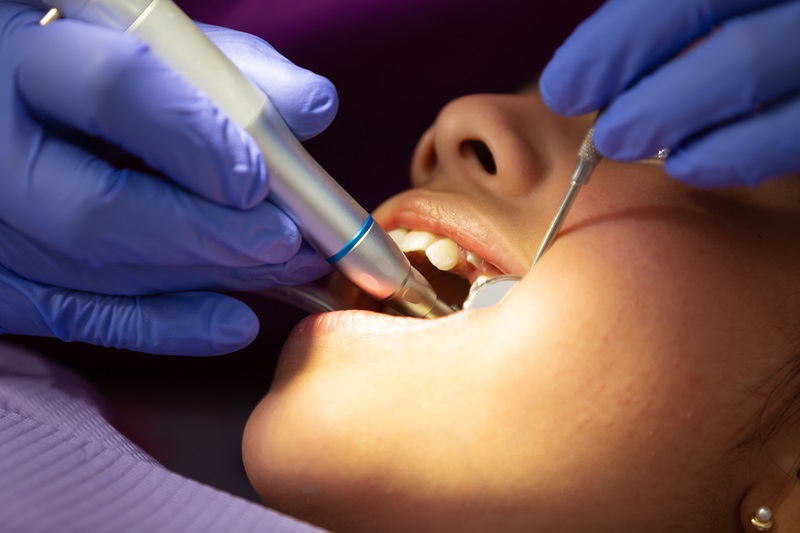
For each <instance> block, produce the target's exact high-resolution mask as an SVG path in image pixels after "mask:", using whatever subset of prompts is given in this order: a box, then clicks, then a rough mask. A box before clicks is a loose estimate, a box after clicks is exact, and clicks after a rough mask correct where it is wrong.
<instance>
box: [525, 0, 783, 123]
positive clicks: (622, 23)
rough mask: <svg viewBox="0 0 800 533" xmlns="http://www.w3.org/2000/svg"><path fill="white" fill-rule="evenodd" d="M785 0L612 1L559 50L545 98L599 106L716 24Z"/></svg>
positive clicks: (548, 71) (568, 106)
mask: <svg viewBox="0 0 800 533" xmlns="http://www.w3.org/2000/svg"><path fill="white" fill-rule="evenodd" d="M781 3H787V0H670V1H669V2H663V1H660V0H651V1H644V0H639V1H636V2H631V1H629V0H610V1H608V2H606V3H605V4H604V5H603V6H602V7H601V8H600V9H599V10H598V11H597V12H596V13H595V14H594V15H592V16H591V17H590V18H588V19H587V20H586V21H584V22H583V23H582V24H581V25H580V26H579V27H578V28H577V29H576V30H575V31H574V32H573V34H572V35H571V36H570V37H569V38H568V39H567V41H566V42H565V43H564V44H563V45H562V46H561V48H559V49H558V51H557V52H556V54H555V55H554V57H553V59H552V60H551V61H550V63H549V64H548V65H547V67H546V68H545V69H544V72H543V73H542V76H541V79H540V83H539V86H540V89H541V93H542V97H543V99H544V101H545V103H546V104H547V105H548V107H550V108H551V109H553V110H554V111H556V112H557V113H560V114H564V115H581V114H584V113H589V112H591V111H596V110H598V109H600V108H602V107H604V106H606V105H608V104H609V103H610V102H611V101H612V100H613V99H614V98H616V97H617V96H618V95H619V94H620V93H621V92H623V91H624V90H625V89H627V88H628V87H630V86H631V85H632V84H633V83H634V82H636V81H637V80H638V79H640V78H641V77H642V76H644V75H645V74H647V73H649V72H650V71H651V70H653V69H654V68H656V67H657V66H659V65H661V64H662V63H664V62H666V61H669V60H670V59H672V58H673V57H675V56H676V55H677V54H678V53H680V52H681V51H682V50H684V49H685V48H686V47H687V46H689V45H690V44H691V43H693V42H694V41H695V40H697V39H699V38H701V37H704V36H706V35H707V34H708V33H709V32H710V31H711V29H712V28H713V27H714V26H715V25H717V24H719V23H721V22H723V21H725V20H726V19H729V18H731V17H734V16H739V15H743V14H746V13H749V12H753V11H757V10H760V9H763V8H765V7H768V6H773V5H777V4H781Z"/></svg>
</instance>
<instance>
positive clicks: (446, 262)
mask: <svg viewBox="0 0 800 533" xmlns="http://www.w3.org/2000/svg"><path fill="white" fill-rule="evenodd" d="M425 255H426V256H428V260H429V261H430V262H431V263H432V264H433V266H435V267H436V268H438V269H439V270H450V269H452V268H453V267H455V266H456V265H457V264H458V245H457V244H456V243H455V241H453V240H452V239H448V238H447V237H444V238H442V239H439V240H438V241H436V242H435V243H433V244H431V245H430V246H428V248H427V249H426V250H425Z"/></svg>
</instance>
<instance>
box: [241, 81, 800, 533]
mask: <svg viewBox="0 0 800 533" xmlns="http://www.w3.org/2000/svg"><path fill="white" fill-rule="evenodd" d="M590 122H591V117H584V118H578V119H565V118H561V117H557V116H555V115H553V114H551V113H550V112H549V111H547V110H546V108H545V107H544V106H543V105H542V103H541V101H540V100H539V99H538V98H537V97H535V96H532V95H513V96H511V95H504V96H488V95H482V96H473V97H467V98H463V99H460V100H457V101H455V102H453V103H451V104H450V105H449V106H447V107H445V109H444V110H443V111H442V113H441V114H440V116H439V117H438V118H437V120H436V122H435V123H434V125H433V127H432V128H431V129H430V130H429V131H428V132H427V133H426V134H425V135H424V136H423V138H422V140H421V141H420V144H419V146H418V149H417V151H416V153H415V155H414V160H413V164H412V177H413V185H414V188H413V189H412V190H409V191H407V192H405V193H403V194H401V195H399V196H397V197H394V198H391V199H390V200H389V201H388V202H386V203H385V204H384V205H383V206H381V208H379V209H378V211H377V213H376V215H375V216H376V219H377V220H378V221H379V222H380V223H381V224H383V225H384V227H386V228H387V229H393V228H396V227H403V228H408V229H415V230H425V231H428V232H432V233H434V234H437V235H441V236H446V237H449V238H451V239H453V240H454V241H455V242H457V243H458V244H459V245H460V246H461V247H462V252H463V251H464V250H469V251H471V252H473V253H475V254H477V255H478V256H480V257H481V258H483V259H484V260H485V261H487V262H488V263H489V264H491V265H492V266H491V267H489V268H488V270H490V271H493V270H494V269H495V268H496V269H497V270H498V271H500V272H504V273H510V274H517V275H525V274H526V273H527V271H528V268H529V266H530V263H531V260H532V258H533V255H534V253H535V251H536V249H537V247H538V245H539V242H540V240H541V238H542V236H543V234H544V232H545V230H546V228H547V226H548V224H549V222H550V219H551V217H552V216H553V214H554V213H555V209H556V207H557V206H558V204H559V202H560V200H561V198H562V196H563V195H564V193H565V192H566V189H567V186H568V179H569V175H570V174H571V172H572V170H573V168H574V164H575V161H576V151H577V147H578V145H579V144H580V141H581V139H582V137H583V135H584V134H585V132H586V130H587V128H588V127H589V125H590ZM485 149H488V152H490V153H491V155H492V158H493V159H494V164H495V166H496V168H492V165H491V163H490V162H489V160H488V158H487V157H486V153H485V152H486V150H485ZM479 156H480V157H479ZM799 192H800V189H798V187H797V183H796V182H795V181H783V182H775V183H772V184H770V185H768V186H765V187H762V188H761V189H759V190H757V191H706V192H703V191H697V190H692V189H689V188H687V187H684V186H682V185H680V184H678V183H677V182H675V181H673V180H671V179H669V178H668V177H666V176H665V175H664V174H663V170H662V168H661V167H660V166H659V165H654V164H625V165H623V164H617V163H613V162H610V161H603V162H601V163H600V165H599V166H598V167H597V169H596V171H595V173H594V175H593V176H592V179H591V181H590V182H589V184H588V185H587V186H586V187H584V189H583V191H582V192H581V194H580V195H579V197H578V199H577V201H576V202H575V205H574V206H573V208H572V211H571V213H570V215H569V217H568V219H567V221H566V223H565V225H564V228H563V230H562V234H561V236H560V237H559V238H558V239H557V240H556V241H555V244H554V245H553V247H552V248H551V249H550V250H549V251H548V252H547V253H546V254H545V255H544V257H543V259H542V260H541V261H540V262H539V264H538V265H537V266H536V268H535V270H534V271H533V272H532V273H531V274H529V275H526V276H525V278H524V280H523V281H522V282H521V283H520V284H519V285H518V287H517V288H516V289H515V290H514V291H513V292H512V293H511V294H510V295H509V296H508V297H507V298H506V300H505V301H504V302H502V303H501V304H499V305H497V306H495V307H492V308H489V309H484V310H475V311H469V312H461V313H456V314H454V315H452V316H450V317H447V318H443V319H439V320H433V321H430V320H420V319H412V318H404V317H394V316H388V315H384V314H379V313H373V312H367V311H347V312H338V313H330V314H323V315H316V316H312V317H309V318H308V319H306V320H305V321H304V322H303V323H302V324H301V325H300V326H299V327H298V328H297V329H296V331H295V332H294V333H293V335H292V336H291V338H290V339H289V341H288V343H287V344H286V347H285V349H284V352H283V354H282V356H281V361H280V364H279V368H278V371H277V375H276V377H275V381H274V385H273V387H272V389H271V391H270V392H269V394H268V396H267V397H266V399H265V400H264V401H263V402H262V403H261V404H260V405H259V406H258V408H257V409H256V411H255V412H254V414H253V416H252V418H251V420H250V422H249V425H248V428H247V431H246V435H245V461H246V465H247V467H248V473H249V475H250V476H251V479H252V481H253V483H254V485H255V487H256V489H257V490H258V491H259V493H260V495H261V496H262V497H263V498H264V499H265V502H266V503H267V504H268V505H270V506H273V507H276V508H278V509H280V510H284V511H287V512H289V513H291V514H294V515H296V516H299V517H301V518H304V519H306V520H309V521H312V522H315V523H318V524H321V525H323V526H326V527H328V528H331V529H334V530H337V531H341V530H364V531H391V530H397V531H421V530H431V531H445V530H451V531H467V530H469V531H472V530H474V531H487V530H488V531H491V530H495V531H497V530H523V531H545V530H554V531H561V532H565V531H567V532H572V531H575V532H586V531H620V530H623V529H624V530H626V531H674V530H675V528H676V527H677V526H678V525H680V524H685V523H687V520H689V521H691V520H694V519H695V518H697V517H698V516H699V517H702V518H707V519H708V520H709V522H710V523H711V524H714V525H716V526H718V527H720V528H721V529H722V530H730V529H733V528H735V527H738V526H737V524H738V520H739V518H738V514H737V513H738V505H739V498H740V497H741V490H739V484H740V483H744V482H746V476H747V474H746V472H747V468H746V466H744V465H746V461H747V456H746V454H742V453H740V451H738V450H735V449H734V447H735V445H736V444H737V443H739V442H741V441H742V440H744V439H745V438H747V437H748V436H750V435H751V434H752V433H754V432H755V423H756V422H757V417H758V413H759V410H760V409H761V407H762V406H763V402H764V396H765V395H764V394H763V391H764V390H765V388H764V387H763V382H764V381H766V380H769V378H770V376H771V373H772V372H775V371H776V369H777V368H778V367H779V366H780V365H781V364H783V363H784V362H785V361H786V360H787V359H788V358H789V357H790V354H791V353H793V352H792V342H791V341H792V339H791V334H790V330H791V329H792V328H791V327H790V326H791V325H792V324H793V322H792V316H793V315H795V316H796V312H797V307H798V305H797V304H798V302H797V301H796V298H795V297H793V296H792V294H794V293H797V289H798V287H797V282H796V281H795V280H794V277H795V276H793V275H792V274H793V272H795V273H796V272H797V271H798V267H799V266H800V260H799V259H798V253H797V250H800V247H798V246H797V244H798V243H797V242H796V241H797V238H796V236H795V233H797V232H796V228H797V227H798V218H800V217H798V214H797V211H796V210H795V209H793V208H791V207H790V206H792V205H800V201H798V197H800V194H799ZM464 255H465V254H463V253H462V257H461V260H460V264H459V265H458V266H457V267H455V269H454V270H455V271H457V272H458V273H459V274H461V275H464V276H467V277H475V276H476V275H477V274H478V270H480V269H477V268H476V267H475V266H469V263H467V262H466V260H465V257H463V256H464ZM484 269H485V270H486V268H484ZM687 517H692V518H691V519H688V518H687ZM696 524H697V523H696ZM704 526H705V524H703V526H698V529H701V530H703V529H705V530H706V531H710V530H711V527H710V526H708V527H705V528H704Z"/></svg>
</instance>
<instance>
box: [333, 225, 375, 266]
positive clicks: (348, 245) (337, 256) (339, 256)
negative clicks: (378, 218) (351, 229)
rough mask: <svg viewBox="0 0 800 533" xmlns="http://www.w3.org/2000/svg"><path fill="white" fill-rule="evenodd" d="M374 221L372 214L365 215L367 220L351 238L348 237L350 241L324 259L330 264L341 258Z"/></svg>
mask: <svg viewBox="0 0 800 533" xmlns="http://www.w3.org/2000/svg"><path fill="white" fill-rule="evenodd" d="M374 223H375V220H374V219H373V218H372V216H367V220H366V221H365V222H364V225H363V226H361V229H360V230H358V233H356V234H355V235H354V236H353V238H352V239H350V242H348V243H347V244H345V245H344V247H343V248H342V249H341V250H339V251H338V252H336V253H335V254H333V255H332V256H330V257H329V258H328V259H326V261H327V262H328V263H330V264H334V263H335V262H337V261H338V260H340V259H341V258H343V257H344V256H346V255H347V254H349V253H350V250H352V249H353V248H355V246H356V244H358V242H359V241H360V240H361V239H363V238H364V235H366V234H367V232H368V231H369V229H370V228H371V227H372V225H373V224H374Z"/></svg>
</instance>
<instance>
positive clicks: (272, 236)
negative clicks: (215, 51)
mask: <svg viewBox="0 0 800 533" xmlns="http://www.w3.org/2000/svg"><path fill="white" fill-rule="evenodd" d="M43 12H44V7H43V6H42V5H41V4H39V3H38V2H27V3H26V2H8V1H0V333H12V334H22V335H41V336H55V337H58V338H60V339H63V340H67V341H84V342H89V343H93V344H99V345H105V346H114V347H122V348H129V349H133V350H139V351H144V352H155V353H167V354H197V355H200V354H218V353H225V352H230V351H233V350H236V349H238V348H241V347H243V346H245V345H247V344H248V343H249V342H250V341H252V339H253V338H254V337H255V335H256V333H257V330H258V321H257V319H256V317H255V315H254V313H253V312H252V311H251V310H250V309H248V308H247V307H246V306H245V305H244V304H242V303H240V302H239V301H237V300H235V299H233V298H230V297H227V296H224V295H221V294H215V293H212V292H205V291H207V290H219V289H225V290H248V289H255V288H263V287H268V286H272V285H276V284H290V283H300V282H305V281H309V280H311V279H314V278H316V277H319V276H320V275H322V274H324V273H325V272H327V271H328V268H329V267H328V265H327V263H326V262H325V261H324V260H323V259H322V258H321V257H319V256H318V255H317V254H316V253H315V252H313V251H312V250H311V249H310V248H309V247H308V246H307V245H305V244H304V243H303V242H302V238H301V236H300V234H299V232H298V230H297V228H296V227H295V225H294V224H293V223H292V221H291V220H290V219H289V218H288V217H287V216H286V215H285V214H283V213H282V212H281V211H280V210H278V209H277V208H276V207H274V206H273V205H272V204H270V203H267V202H264V201H263V200H264V198H265V196H266V194H267V192H268V183H269V177H268V175H267V171H266V169H265V166H264V161H263V159H262V156H261V153H260V151H259V150H258V148H257V146H256V145H255V143H254V141H253V140H252V139H251V138H250V137H249V136H248V135H247V134H246V133H244V132H243V130H241V129H240V128H239V127H237V126H235V125H234V124H233V123H231V122H230V121H229V120H228V119H227V118H226V117H225V116H223V115H222V114H221V113H220V112H219V111H218V110H217V109H216V108H215V107H214V106H213V105H211V103H210V102H209V101H208V99H207V97H206V96H205V95H204V94H202V93H200V92H198V91H196V90H194V89H192V88H190V87H189V86H188V85H187V84H186V83H185V82H184V81H183V79H182V78H180V77H178V76H177V75H176V74H174V73H173V72H172V71H170V70H169V69H168V68H166V67H165V65H164V64H163V63H161V61H159V60H158V59H157V58H156V57H154V56H153V55H152V54H151V53H150V52H149V50H148V48H147V47H146V46H144V45H142V44H140V43H138V42H137V41H135V40H134V39H132V38H130V37H126V36H123V35H121V34H118V33H115V32H112V31H110V30H106V29H103V28H98V27H94V26H89V25H87V24H85V23H82V22H80V21H75V20H68V19H64V20H58V21H55V22H53V23H51V24H50V25H48V26H46V27H40V26H39V25H38V20H39V19H40V18H41V16H42V15H43ZM205 29H206V30H207V31H208V32H209V34H210V35H211V36H212V37H213V38H214V39H215V40H217V41H219V42H220V43H221V44H222V47H223V48H224V50H225V51H226V53H229V54H230V56H231V57H232V59H233V60H234V61H235V62H237V63H238V64H239V65H240V67H241V68H242V69H243V70H244V71H245V72H246V73H248V74H249V75H252V77H253V78H254V79H255V81H256V82H257V83H258V84H260V85H261V86H262V88H263V89H264V90H265V91H266V92H267V93H268V94H269V95H270V96H271V97H272V100H273V101H274V103H275V105H276V106H277V107H278V109H279V110H280V111H281V113H282V114H283V116H284V118H285V119H286V121H287V122H288V124H289V126H290V127H291V128H292V129H293V130H294V131H295V132H296V133H297V134H298V135H299V136H301V137H309V136H311V135H314V134H315V133H317V132H319V131H321V130H323V129H324V128H325V127H326V126H327V125H328V124H329V123H330V121H331V120H332V119H333V116H334V114H335V111H336V107H337V102H338V100H337V96H336V92H335V89H334V88H333V86H332V85H331V83H330V82H328V81H327V80H325V79H324V78H321V77H319V76H317V75H315V74H312V73H310V72H308V71H306V70H303V69H300V68H298V67H296V66H294V65H292V64H291V63H289V62H288V61H287V60H286V59H284V58H283V57H281V56H280V55H279V54H278V53H277V52H275V51H274V50H273V49H272V48H271V47H269V45H267V44H266V43H264V42H263V41H261V40H259V39H257V38H255V37H252V36H249V35H245V34H242V33H238V32H233V31H230V30H224V29H221V28H213V27H206V28H205ZM175 45H176V46H180V43H176V44H175ZM125 154H133V155H135V156H136V157H137V159H135V160H134V158H132V157H130V156H127V155H125ZM122 155H125V157H120V156H122ZM137 161H138V163H137ZM132 162H134V163H136V164H135V165H134V166H131V165H132V164H133V163H132ZM141 162H144V164H143V163H141ZM151 169H152V170H151Z"/></svg>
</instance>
